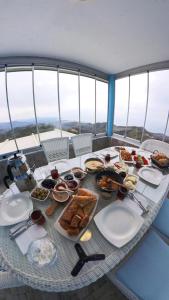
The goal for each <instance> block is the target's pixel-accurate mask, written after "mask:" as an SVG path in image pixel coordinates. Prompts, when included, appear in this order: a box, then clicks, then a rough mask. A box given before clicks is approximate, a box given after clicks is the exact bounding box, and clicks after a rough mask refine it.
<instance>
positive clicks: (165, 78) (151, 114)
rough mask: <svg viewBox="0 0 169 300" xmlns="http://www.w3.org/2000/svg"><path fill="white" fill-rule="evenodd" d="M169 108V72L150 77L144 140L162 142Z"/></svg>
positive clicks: (154, 74)
mask: <svg viewBox="0 0 169 300" xmlns="http://www.w3.org/2000/svg"><path fill="white" fill-rule="evenodd" d="M168 108H169V70H165V71H157V72H151V73H150V75H149V100H148V111H147V119H146V125H145V132H144V140H145V139H147V138H150V137H151V138H155V139H159V140H162V139H163V134H164V130H165V126H166V121H167V117H168Z"/></svg>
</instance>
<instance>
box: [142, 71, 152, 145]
mask: <svg viewBox="0 0 169 300" xmlns="http://www.w3.org/2000/svg"><path fill="white" fill-rule="evenodd" d="M149 82H150V81H149V71H147V100H146V111H145V118H144V125H143V130H142V135H141V140H140V142H141V143H142V141H143V138H144V132H145V126H146V120H147V112H148V101H149Z"/></svg>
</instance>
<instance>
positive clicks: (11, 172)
mask: <svg viewBox="0 0 169 300" xmlns="http://www.w3.org/2000/svg"><path fill="white" fill-rule="evenodd" d="M6 171H7V176H5V177H4V179H3V181H4V184H5V186H6V187H7V188H9V182H15V183H16V185H17V187H18V189H19V190H20V192H23V191H30V190H32V189H33V188H34V187H35V186H36V180H35V179H34V176H33V173H32V171H31V169H30V168H29V166H28V163H27V161H26V156H25V155H23V154H22V153H14V155H12V156H10V157H9V158H8V161H7V170H6Z"/></svg>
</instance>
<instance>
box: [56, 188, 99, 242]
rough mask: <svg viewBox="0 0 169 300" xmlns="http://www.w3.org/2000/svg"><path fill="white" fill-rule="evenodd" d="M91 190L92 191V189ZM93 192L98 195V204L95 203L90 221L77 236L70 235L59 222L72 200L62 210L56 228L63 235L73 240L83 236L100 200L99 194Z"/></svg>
mask: <svg viewBox="0 0 169 300" xmlns="http://www.w3.org/2000/svg"><path fill="white" fill-rule="evenodd" d="M86 190H87V189H86ZM90 192H91V191H90ZM92 193H93V195H95V196H96V205H95V207H94V209H93V211H92V213H91V215H90V217H89V222H88V224H87V225H86V227H85V228H83V229H82V230H81V231H80V233H79V234H78V235H77V236H70V235H68V234H67V231H66V230H65V229H63V228H62V227H61V226H60V223H59V219H60V218H61V217H62V215H63V214H64V212H65V210H66V209H67V207H68V206H69V205H70V203H71V202H72V201H71V202H69V204H68V205H67V206H66V207H65V208H64V210H63V211H62V213H61V214H60V216H59V218H58V219H57V221H56V222H55V224H54V228H55V229H56V230H57V231H58V232H59V233H60V234H61V235H63V236H64V237H66V238H68V239H69V240H72V241H77V240H79V239H80V237H81V235H82V234H83V233H84V232H85V230H86V228H87V226H88V225H89V223H90V221H91V220H92V218H93V216H94V213H95V210H96V207H97V203H98V200H99V195H98V194H96V193H94V192H92Z"/></svg>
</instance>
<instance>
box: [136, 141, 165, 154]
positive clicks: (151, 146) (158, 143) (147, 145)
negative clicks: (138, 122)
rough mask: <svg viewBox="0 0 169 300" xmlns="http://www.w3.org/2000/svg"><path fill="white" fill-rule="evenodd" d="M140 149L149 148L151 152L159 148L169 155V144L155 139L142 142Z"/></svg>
mask: <svg viewBox="0 0 169 300" xmlns="http://www.w3.org/2000/svg"><path fill="white" fill-rule="evenodd" d="M140 149H143V150H147V151H150V152H153V151H154V150H158V151H159V152H163V153H165V154H166V155H169V144H167V143H165V142H162V141H158V140H154V139H152V140H146V141H144V142H143V143H142V144H141V146H140Z"/></svg>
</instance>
